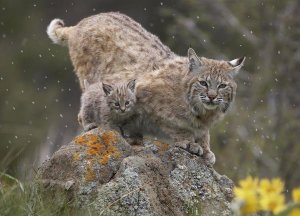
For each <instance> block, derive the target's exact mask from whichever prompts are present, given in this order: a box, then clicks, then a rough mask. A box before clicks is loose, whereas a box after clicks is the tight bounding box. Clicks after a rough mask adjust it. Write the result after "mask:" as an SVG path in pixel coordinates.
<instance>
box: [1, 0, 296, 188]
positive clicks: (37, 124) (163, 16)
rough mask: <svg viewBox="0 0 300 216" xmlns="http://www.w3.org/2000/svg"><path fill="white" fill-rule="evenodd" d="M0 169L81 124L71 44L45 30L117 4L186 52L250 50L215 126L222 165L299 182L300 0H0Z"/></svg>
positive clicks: (42, 151)
mask: <svg viewBox="0 0 300 216" xmlns="http://www.w3.org/2000/svg"><path fill="white" fill-rule="evenodd" d="M0 10H1V13H0V37H1V40H0V49H1V52H0V59H1V64H0V68H1V70H0V100H1V103H2V105H1V112H0V134H1V142H0V158H2V159H0V170H1V171H3V172H8V173H11V174H14V175H17V176H19V177H22V178H24V177H25V176H28V175H29V176H30V173H32V171H34V169H35V167H36V166H37V165H38V164H39V163H41V162H42V161H43V160H44V159H46V158H47V157H49V156H51V154H52V152H53V151H55V150H56V149H57V148H58V147H59V146H61V145H62V144H64V143H67V142H68V141H70V140H71V139H72V137H73V136H74V135H75V134H76V133H78V132H79V131H80V130H81V129H80V128H79V126H78V123H77V112H78V109H79V98H80V90H79V85H78V81H77V78H76V76H75V75H74V73H73V68H72V65H71V62H70V60H69V56H68V51H67V49H66V48H64V47H60V46H57V45H54V44H52V43H51V41H50V40H49V39H48V38H47V35H46V33H45V31H46V27H47V25H48V24H49V22H50V21H51V20H52V19H53V18H56V17H59V18H62V19H64V20H65V22H66V24H67V25H74V24H76V23H77V22H78V21H79V20H81V19H82V18H84V17H87V16H89V15H92V14H96V13H100V12H107V11H120V12H123V13H125V14H127V15H129V16H131V17H132V18H134V19H135V20H136V21H138V22H140V23H141V24H142V25H143V26H144V27H145V28H146V29H147V30H149V31H150V32H152V33H154V34H156V35H158V36H159V37H160V38H161V40H162V41H163V42H164V43H166V44H167V45H168V46H170V48H171V49H172V50H173V51H175V52H176V53H178V54H180V55H186V51H187V48H188V47H189V46H192V47H193V48H194V49H195V50H196V51H197V53H198V54H199V55H202V56H206V57H210V58H217V59H228V60H229V59H234V58H237V57H239V56H242V55H245V56H246V57H247V59H246V64H245V67H244V70H243V71H241V72H240V74H239V75H238V77H237V82H238V91H237V96H236V101H235V105H234V106H233V107H232V109H231V112H230V113H229V114H228V115H227V116H226V117H225V119H224V120H223V121H222V122H221V123H218V124H217V125H216V126H215V127H214V128H213V129H212V131H211V135H212V138H211V145H212V149H213V151H214V152H215V154H216V156H217V163H216V165H215V167H216V169H217V170H218V171H219V172H221V173H224V174H226V175H228V176H229V177H230V178H232V179H234V180H237V179H239V178H242V177H245V176H246V175H249V174H253V175H256V176H257V175H258V176H279V177H281V178H282V179H283V180H284V181H285V182H286V184H287V186H288V188H291V187H294V186H296V185H299V182H300V171H299V167H300V160H299V155H300V145H299V141H298V139H299V134H298V133H299V132H300V118H299V117H300V109H299V105H300V96H299V92H300V85H299V83H300V75H299V73H298V68H299V63H300V26H299V25H300V19H299V11H300V3H299V1H298V0H287V1H279V0H264V1H263V0H253V1H237V0H216V1H210V0H201V1H199V0H176V1H174V0H173V1H171V0H168V1H157V0H152V1H146V0H127V1H121V0H102V1H96V0H93V1H92V0H88V1H79V0H74V1H67V0H61V1H38V0H24V1H11V0H2V1H1V2H0Z"/></svg>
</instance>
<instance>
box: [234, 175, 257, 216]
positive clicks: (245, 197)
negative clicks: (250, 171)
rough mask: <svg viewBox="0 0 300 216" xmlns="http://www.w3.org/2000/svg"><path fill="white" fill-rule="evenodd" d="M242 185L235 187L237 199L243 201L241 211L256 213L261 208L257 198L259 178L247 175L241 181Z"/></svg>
mask: <svg viewBox="0 0 300 216" xmlns="http://www.w3.org/2000/svg"><path fill="white" fill-rule="evenodd" d="M239 185H240V187H235V188H234V194H235V198H236V200H239V201H242V207H241V209H240V210H241V212H242V213H244V214H249V213H254V212H256V211H258V210H259V205H258V199H257V188H258V179H257V178H252V177H251V176H249V177H247V178H246V179H244V180H241V181H240V182H239Z"/></svg>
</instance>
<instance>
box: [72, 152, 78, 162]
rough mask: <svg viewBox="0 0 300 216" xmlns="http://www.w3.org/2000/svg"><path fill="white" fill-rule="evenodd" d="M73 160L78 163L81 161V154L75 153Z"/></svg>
mask: <svg viewBox="0 0 300 216" xmlns="http://www.w3.org/2000/svg"><path fill="white" fill-rule="evenodd" d="M73 160H76V161H78V160H80V154H79V153H78V152H75V153H74V154H73Z"/></svg>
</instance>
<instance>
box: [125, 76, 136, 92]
mask: <svg viewBox="0 0 300 216" xmlns="http://www.w3.org/2000/svg"><path fill="white" fill-rule="evenodd" d="M135 81H136V80H135V79H134V80H130V81H129V82H128V84H127V88H129V89H130V90H131V91H132V92H134V90H135Z"/></svg>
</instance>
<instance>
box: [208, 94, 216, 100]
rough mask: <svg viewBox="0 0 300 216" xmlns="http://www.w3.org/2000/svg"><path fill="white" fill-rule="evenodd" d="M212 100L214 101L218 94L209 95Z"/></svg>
mask: <svg viewBox="0 0 300 216" xmlns="http://www.w3.org/2000/svg"><path fill="white" fill-rule="evenodd" d="M208 98H209V100H210V101H213V100H214V99H215V98H216V95H208Z"/></svg>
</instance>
